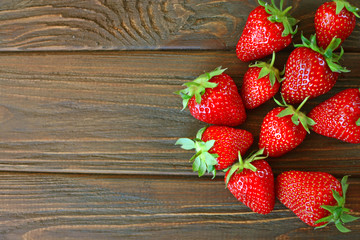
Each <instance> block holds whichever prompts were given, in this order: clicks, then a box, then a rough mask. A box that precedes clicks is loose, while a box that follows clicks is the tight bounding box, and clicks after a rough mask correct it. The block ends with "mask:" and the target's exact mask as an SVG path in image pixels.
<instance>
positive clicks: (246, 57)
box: [236, 0, 297, 62]
mask: <svg viewBox="0 0 360 240" xmlns="http://www.w3.org/2000/svg"><path fill="white" fill-rule="evenodd" d="M258 2H259V4H260V6H258V7H256V8H255V9H254V10H252V11H251V12H250V14H249V16H248V19H247V21H246V24H245V27H244V30H243V32H242V35H241V37H240V39H239V41H238V43H237V46H236V55H237V57H238V58H239V59H240V60H242V61H244V62H248V61H252V60H256V59H260V58H263V57H265V56H267V55H270V54H271V53H273V52H278V51H280V50H282V49H284V48H286V47H287V46H289V45H290V43H291V41H292V36H293V35H294V34H295V33H296V30H293V29H292V28H293V26H295V25H296V23H297V20H296V19H295V18H293V17H291V16H290V15H289V14H288V12H289V11H290V9H291V7H288V8H286V9H285V10H283V8H282V7H283V0H281V3H280V9H279V8H278V7H276V6H275V3H274V0H272V1H271V2H272V4H270V5H269V4H267V3H265V2H263V1H260V0H259V1H258Z"/></svg>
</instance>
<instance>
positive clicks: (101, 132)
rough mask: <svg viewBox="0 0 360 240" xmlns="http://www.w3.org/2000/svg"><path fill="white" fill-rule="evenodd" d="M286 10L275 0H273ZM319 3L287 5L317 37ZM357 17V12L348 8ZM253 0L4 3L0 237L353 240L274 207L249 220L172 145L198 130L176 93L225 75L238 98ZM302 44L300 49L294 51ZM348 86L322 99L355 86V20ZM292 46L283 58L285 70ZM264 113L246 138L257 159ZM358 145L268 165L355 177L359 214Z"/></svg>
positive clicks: (354, 203) (312, 148)
mask: <svg viewBox="0 0 360 240" xmlns="http://www.w3.org/2000/svg"><path fill="white" fill-rule="evenodd" d="M277 2H278V1H277ZM324 2H325V1H324V0H321V1H313V0H294V1H290V0H288V1H287V0H285V4H286V5H292V6H293V10H292V15H293V16H294V17H296V18H298V19H299V20H300V23H299V33H300V32H303V33H304V35H305V36H309V35H310V34H312V33H314V25H313V16H314V12H315V10H316V9H317V7H319V6H320V5H321V4H322V3H324ZM350 2H352V3H355V5H357V6H358V7H360V6H359V3H358V2H357V1H355V0H352V1H350ZM256 6H258V4H257V1H255V0H222V1H219V0H210V1H202V0H187V1H180V0H81V1H80V0H79V1H74V0H33V1H29V0H1V1H0V51H1V52H0V152H1V154H0V186H1V187H0V239H4V240H6V239H10V240H13V239H24V240H30V239H34V240H42V239H44V240H45V239H68V240H69V239H70V240H75V239H170V238H171V239H193V238H197V239H279V240H282V239H325V238H326V239H356V238H359V236H360V221H356V222H354V223H351V224H348V227H349V228H351V229H352V232H351V233H348V234H340V233H338V232H337V230H336V229H335V227H334V226H331V227H327V228H325V229H321V230H316V231H315V230H313V228H311V227H309V226H307V225H306V224H304V223H302V222H301V221H300V220H299V219H298V218H297V217H296V216H295V215H294V214H293V213H292V212H291V211H290V210H288V209H286V208H285V207H284V206H283V205H282V204H280V203H279V202H278V201H277V203H276V205H275V209H274V211H273V212H272V213H270V214H268V215H266V216H262V215H259V214H255V213H252V212H251V211H250V210H249V209H248V208H247V207H246V206H244V205H243V204H242V203H240V202H238V201H236V199H235V198H234V197H233V196H232V195H231V194H230V192H229V191H228V190H226V189H225V188H224V183H223V176H224V175H223V174H221V173H220V174H219V175H218V176H217V177H216V179H214V180H211V178H210V177H209V176H206V177H203V178H198V177H197V175H196V174H194V173H192V170H191V163H189V162H188V159H189V158H190V156H191V155H192V152H188V151H184V150H181V149H180V148H179V147H178V146H174V143H175V141H176V140H177V139H178V138H180V137H190V138H191V137H193V136H194V135H195V133H196V131H197V130H198V129H199V128H201V127H203V126H204V124H203V123H201V122H199V121H197V120H195V119H194V118H193V117H192V116H191V115H190V114H189V112H188V111H187V110H185V111H181V100H180V98H179V97H178V96H176V95H174V94H173V92H174V91H176V90H179V89H181V88H182V87H181V85H182V84H183V83H185V82H187V81H189V80H192V79H194V78H195V77H196V76H198V75H199V74H201V73H202V72H203V71H208V70H212V69H213V68H215V67H217V66H223V67H227V68H228V70H227V73H228V74H229V75H231V76H232V77H233V79H234V80H235V82H236V84H237V85H238V86H239V87H240V86H241V83H242V77H243V75H244V73H245V71H246V69H247V66H248V63H242V62H240V60H238V59H237V58H236V55H235V46H236V43H237V41H238V39H239V37H240V35H241V31H242V29H243V27H244V24H245V22H246V19H247V15H248V14H249V12H250V11H251V10H252V9H253V8H255V7H256ZM299 39H300V34H297V35H296V36H295V37H294V42H297V43H298V42H299ZM344 48H345V51H346V53H345V55H344V60H343V62H342V64H343V65H344V66H346V67H347V68H349V69H350V70H351V72H350V73H346V74H343V75H341V76H340V78H339V80H338V82H337V84H336V86H335V87H334V88H333V89H332V90H331V91H330V92H329V93H328V94H327V95H325V96H321V97H318V98H316V99H313V100H311V101H309V102H308V104H307V105H306V106H305V108H304V109H305V111H309V110H310V109H311V108H312V107H314V106H315V105H317V104H318V103H320V102H321V101H323V100H325V99H327V98H328V97H330V96H332V95H333V94H335V93H337V92H339V91H341V90H343V89H346V88H350V87H360V69H359V67H358V66H359V63H360V54H359V53H360V22H359V21H358V22H357V25H356V28H355V31H354V32H353V34H352V35H351V36H350V38H349V39H348V40H346V42H345V43H344ZM292 49H293V47H292V46H290V47H288V48H287V49H286V50H284V51H282V52H281V53H279V54H278V55H277V62H276V65H277V66H278V67H279V68H281V69H282V67H283V66H284V64H285V62H286V59H287V56H288V55H289V53H290V51H291V50H292ZM274 106H275V104H274V103H273V102H272V101H270V102H268V103H266V104H265V105H263V106H261V107H259V108H258V109H255V110H252V111H248V119H247V121H246V123H245V124H243V125H241V126H239V127H240V128H243V129H247V130H248V131H250V132H252V133H253V134H254V136H255V143H254V145H253V148H254V149H256V148H257V140H258V137H259V130H260V125H261V121H262V119H263V117H264V116H265V115H266V113H267V112H268V111H270V110H271V109H272V108H273V107H274ZM359 155H360V145H356V144H348V143H343V142H340V141H338V140H336V139H330V138H326V137H323V136H320V135H317V134H316V133H311V134H310V135H308V136H307V138H306V139H305V141H304V142H303V143H302V144H301V145H300V146H299V147H298V148H296V149H295V150H294V151H292V152H290V153H289V154H287V155H285V156H283V157H281V158H276V159H275V158H274V159H268V161H269V162H270V164H271V166H272V167H273V171H274V173H275V174H276V175H277V174H279V173H281V172H282V171H287V170H307V171H325V172H329V173H331V174H333V175H335V176H336V177H338V178H339V179H340V178H341V177H342V176H343V175H347V174H349V175H351V177H350V183H351V185H350V187H349V194H348V198H347V201H348V205H347V206H348V207H349V208H352V209H353V210H354V215H355V216H360V157H359Z"/></svg>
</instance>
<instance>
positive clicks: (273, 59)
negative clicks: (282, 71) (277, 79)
mask: <svg viewBox="0 0 360 240" xmlns="http://www.w3.org/2000/svg"><path fill="white" fill-rule="evenodd" d="M274 63H275V52H273V54H272V58H271V62H270V68H272V67H273V66H274Z"/></svg>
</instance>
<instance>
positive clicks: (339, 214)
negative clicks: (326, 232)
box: [315, 176, 359, 233]
mask: <svg viewBox="0 0 360 240" xmlns="http://www.w3.org/2000/svg"><path fill="white" fill-rule="evenodd" d="M347 179H348V176H344V177H343V178H342V180H341V188H342V196H340V194H339V193H338V192H337V191H335V190H334V189H332V190H331V191H332V193H333V196H334V198H335V200H336V202H337V205H335V206H328V205H323V206H321V207H322V208H324V209H326V210H328V211H329V212H330V215H329V216H327V217H324V218H321V219H319V220H317V221H316V222H315V224H318V223H325V224H323V225H321V226H319V227H316V228H315V229H318V228H323V227H325V226H327V225H328V224H329V223H331V222H333V223H335V226H336V228H337V229H338V230H339V231H340V232H342V233H347V232H350V229H348V228H346V227H345V226H344V224H345V223H349V222H353V221H355V220H357V219H359V218H358V217H354V216H351V215H349V214H348V212H350V209H348V208H345V199H346V191H347V189H348V187H349V184H347V183H346V182H347Z"/></svg>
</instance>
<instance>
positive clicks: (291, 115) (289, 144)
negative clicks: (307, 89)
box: [259, 99, 314, 157]
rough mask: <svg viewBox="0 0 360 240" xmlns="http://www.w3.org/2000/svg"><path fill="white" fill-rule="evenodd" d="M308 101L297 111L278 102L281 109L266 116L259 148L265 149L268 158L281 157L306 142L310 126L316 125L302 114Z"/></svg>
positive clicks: (276, 109)
mask: <svg viewBox="0 0 360 240" xmlns="http://www.w3.org/2000/svg"><path fill="white" fill-rule="evenodd" d="M306 100H307V99H305V100H304V101H303V102H302V104H301V105H300V106H299V107H298V108H297V109H295V108H294V107H293V106H291V105H287V104H286V103H285V102H284V103H283V104H281V103H279V102H277V101H276V102H277V103H278V104H279V105H280V106H281V107H276V108H274V109H273V110H271V111H270V112H269V113H268V114H267V115H266V116H265V118H264V120H263V122H262V125H261V130H260V139H259V148H264V149H265V153H266V154H268V156H270V157H280V156H282V155H284V154H285V153H287V152H289V151H291V150H293V149H294V148H296V147H297V146H298V145H300V143H302V142H303V141H304V139H305V136H306V132H308V133H309V126H312V125H313V124H314V121H313V120H312V119H310V118H308V117H306V115H305V114H304V113H302V112H300V109H301V107H302V106H303V105H304V104H305V102H306ZM300 123H301V124H300Z"/></svg>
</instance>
